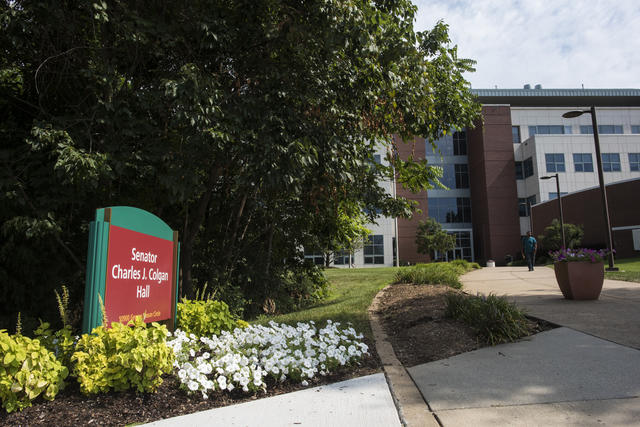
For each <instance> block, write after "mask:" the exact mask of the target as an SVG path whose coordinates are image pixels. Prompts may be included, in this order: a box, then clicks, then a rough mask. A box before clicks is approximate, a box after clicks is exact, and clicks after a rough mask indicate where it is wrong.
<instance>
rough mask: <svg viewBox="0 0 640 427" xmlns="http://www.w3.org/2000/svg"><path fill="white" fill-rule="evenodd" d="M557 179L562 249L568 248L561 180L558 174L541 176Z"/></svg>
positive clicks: (542, 177)
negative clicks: (565, 235)
mask: <svg viewBox="0 0 640 427" xmlns="http://www.w3.org/2000/svg"><path fill="white" fill-rule="evenodd" d="M551 178H555V179H556V191H557V192H558V193H557V194H558V207H559V208H560V230H561V231H562V247H563V248H566V247H567V242H566V240H565V237H564V216H563V215H562V196H560V179H559V178H558V174H557V173H556V174H554V175H547V176H541V177H540V179H551Z"/></svg>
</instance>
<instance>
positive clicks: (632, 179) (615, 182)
mask: <svg viewBox="0 0 640 427" xmlns="http://www.w3.org/2000/svg"><path fill="white" fill-rule="evenodd" d="M633 181H640V178H627V179H621V180H620V181H614V182H608V183H606V184H605V185H604V186H605V187H607V188H608V187H612V186H614V185H618V184H625V183H628V182H633ZM599 188H600V186H599V185H594V186H593V187H588V188H583V189H581V190H576V191H572V192H570V193H567V194H564V195H562V198H565V197H568V196H573V195H574V194H580V193H584V192H585V191H591V190H596V189H599ZM549 202H553V203H558V201H557V199H549V200H545V201H544V202H540V203H536V204H535V205H531V207H534V206H538V205H544V204H545V203H549Z"/></svg>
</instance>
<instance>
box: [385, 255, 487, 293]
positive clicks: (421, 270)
mask: <svg viewBox="0 0 640 427" xmlns="http://www.w3.org/2000/svg"><path fill="white" fill-rule="evenodd" d="M474 268H480V266H479V265H478V264H476V263H470V262H468V261H464V260H455V261H452V262H448V263H445V262H435V263H431V264H418V265H415V266H413V267H403V268H401V269H400V271H398V273H397V274H396V277H395V279H394V283H415V284H417V285H448V286H451V287H452V288H456V289H460V288H462V283H460V279H459V278H458V277H459V276H460V275H462V274H464V273H466V272H467V271H470V270H472V269H474Z"/></svg>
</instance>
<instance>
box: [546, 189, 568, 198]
mask: <svg viewBox="0 0 640 427" xmlns="http://www.w3.org/2000/svg"><path fill="white" fill-rule="evenodd" d="M566 195H567V192H566V191H561V192H560V196H566ZM557 198H558V192H557V191H554V192H551V193H549V200H553V199H557Z"/></svg>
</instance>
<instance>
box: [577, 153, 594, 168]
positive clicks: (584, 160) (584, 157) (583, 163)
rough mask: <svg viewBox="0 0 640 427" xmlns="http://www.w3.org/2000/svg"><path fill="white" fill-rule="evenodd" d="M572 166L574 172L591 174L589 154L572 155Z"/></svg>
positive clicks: (591, 162)
mask: <svg viewBox="0 0 640 427" xmlns="http://www.w3.org/2000/svg"><path fill="white" fill-rule="evenodd" d="M573 166H574V168H575V171H576V172H593V160H592V159H591V153H574V154H573Z"/></svg>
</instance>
